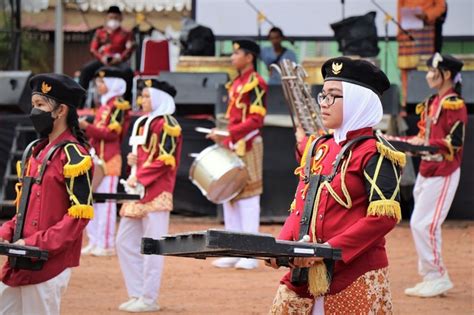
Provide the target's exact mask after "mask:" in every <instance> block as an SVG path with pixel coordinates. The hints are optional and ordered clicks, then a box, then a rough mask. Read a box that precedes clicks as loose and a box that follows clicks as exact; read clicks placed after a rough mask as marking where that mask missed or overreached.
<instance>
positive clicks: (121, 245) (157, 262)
mask: <svg viewBox="0 0 474 315" xmlns="http://www.w3.org/2000/svg"><path fill="white" fill-rule="evenodd" d="M169 220H170V213H169V211H156V212H150V213H148V214H147V216H146V217H144V218H141V219H134V218H127V217H123V218H121V219H120V224H119V228H118V233H117V255H118V258H119V262H120V267H121V269H122V274H123V277H124V280H125V286H126V287H127V292H128V296H129V297H143V298H144V299H145V302H146V303H149V304H153V303H156V301H157V299H158V292H159V290H160V284H161V274H162V273H163V264H164V257H163V256H159V255H142V254H140V247H141V240H142V237H150V238H153V239H158V238H160V237H161V236H163V235H165V234H167V233H168V225H169Z"/></svg>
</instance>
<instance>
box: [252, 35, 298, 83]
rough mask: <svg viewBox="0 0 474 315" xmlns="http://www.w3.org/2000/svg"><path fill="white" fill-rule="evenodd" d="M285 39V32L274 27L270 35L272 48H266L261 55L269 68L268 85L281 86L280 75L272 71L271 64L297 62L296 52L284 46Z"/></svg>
mask: <svg viewBox="0 0 474 315" xmlns="http://www.w3.org/2000/svg"><path fill="white" fill-rule="evenodd" d="M284 39H285V36H284V35H283V31H282V30H281V29H280V28H278V27H273V28H272V29H271V30H270V32H269V33H268V40H269V41H270V42H271V43H272V47H264V48H263V49H262V52H261V54H260V58H262V60H263V62H265V64H266V65H267V67H268V72H269V79H268V84H281V79H280V74H279V73H278V72H276V71H272V69H271V68H270V65H271V64H273V63H276V64H277V63H279V62H280V61H281V60H283V59H290V60H291V61H294V62H296V55H295V52H294V51H293V50H291V49H289V48H286V47H284V46H282V44H281V42H282V41H283V40H284Z"/></svg>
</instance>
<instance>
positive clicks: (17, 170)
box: [16, 161, 21, 178]
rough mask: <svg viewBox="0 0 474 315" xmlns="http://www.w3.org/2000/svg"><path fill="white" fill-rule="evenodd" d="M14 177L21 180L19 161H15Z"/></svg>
mask: <svg viewBox="0 0 474 315" xmlns="http://www.w3.org/2000/svg"><path fill="white" fill-rule="evenodd" d="M16 176H18V178H21V161H16Z"/></svg>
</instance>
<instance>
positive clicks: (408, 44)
mask: <svg viewBox="0 0 474 315" xmlns="http://www.w3.org/2000/svg"><path fill="white" fill-rule="evenodd" d="M403 8H420V9H421V13H420V14H418V15H417V17H418V18H419V19H420V20H422V21H423V24H424V26H423V28H422V29H407V31H408V32H409V33H410V35H411V36H412V37H413V38H414V40H412V39H410V37H409V36H408V35H407V34H405V33H403V32H402V31H400V30H399V31H398V35H397V41H398V67H399V68H400V71H401V80H402V110H403V111H405V107H406V104H407V89H408V72H409V71H410V70H415V69H416V67H417V66H418V64H419V61H420V56H421V55H432V54H434V52H435V39H436V36H441V35H440V34H438V35H436V33H435V24H436V22H437V21H439V20H440V19H442V16H443V14H445V12H446V2H445V0H398V20H399V21H400V22H401V23H403V16H402V14H401V12H402V9H403Z"/></svg>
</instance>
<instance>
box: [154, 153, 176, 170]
mask: <svg viewBox="0 0 474 315" xmlns="http://www.w3.org/2000/svg"><path fill="white" fill-rule="evenodd" d="M158 160H160V161H162V162H163V163H165V165H169V166H171V167H172V168H175V166H176V160H175V158H174V156H173V155H171V154H167V153H166V154H161V155H160V156H159V157H158Z"/></svg>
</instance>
